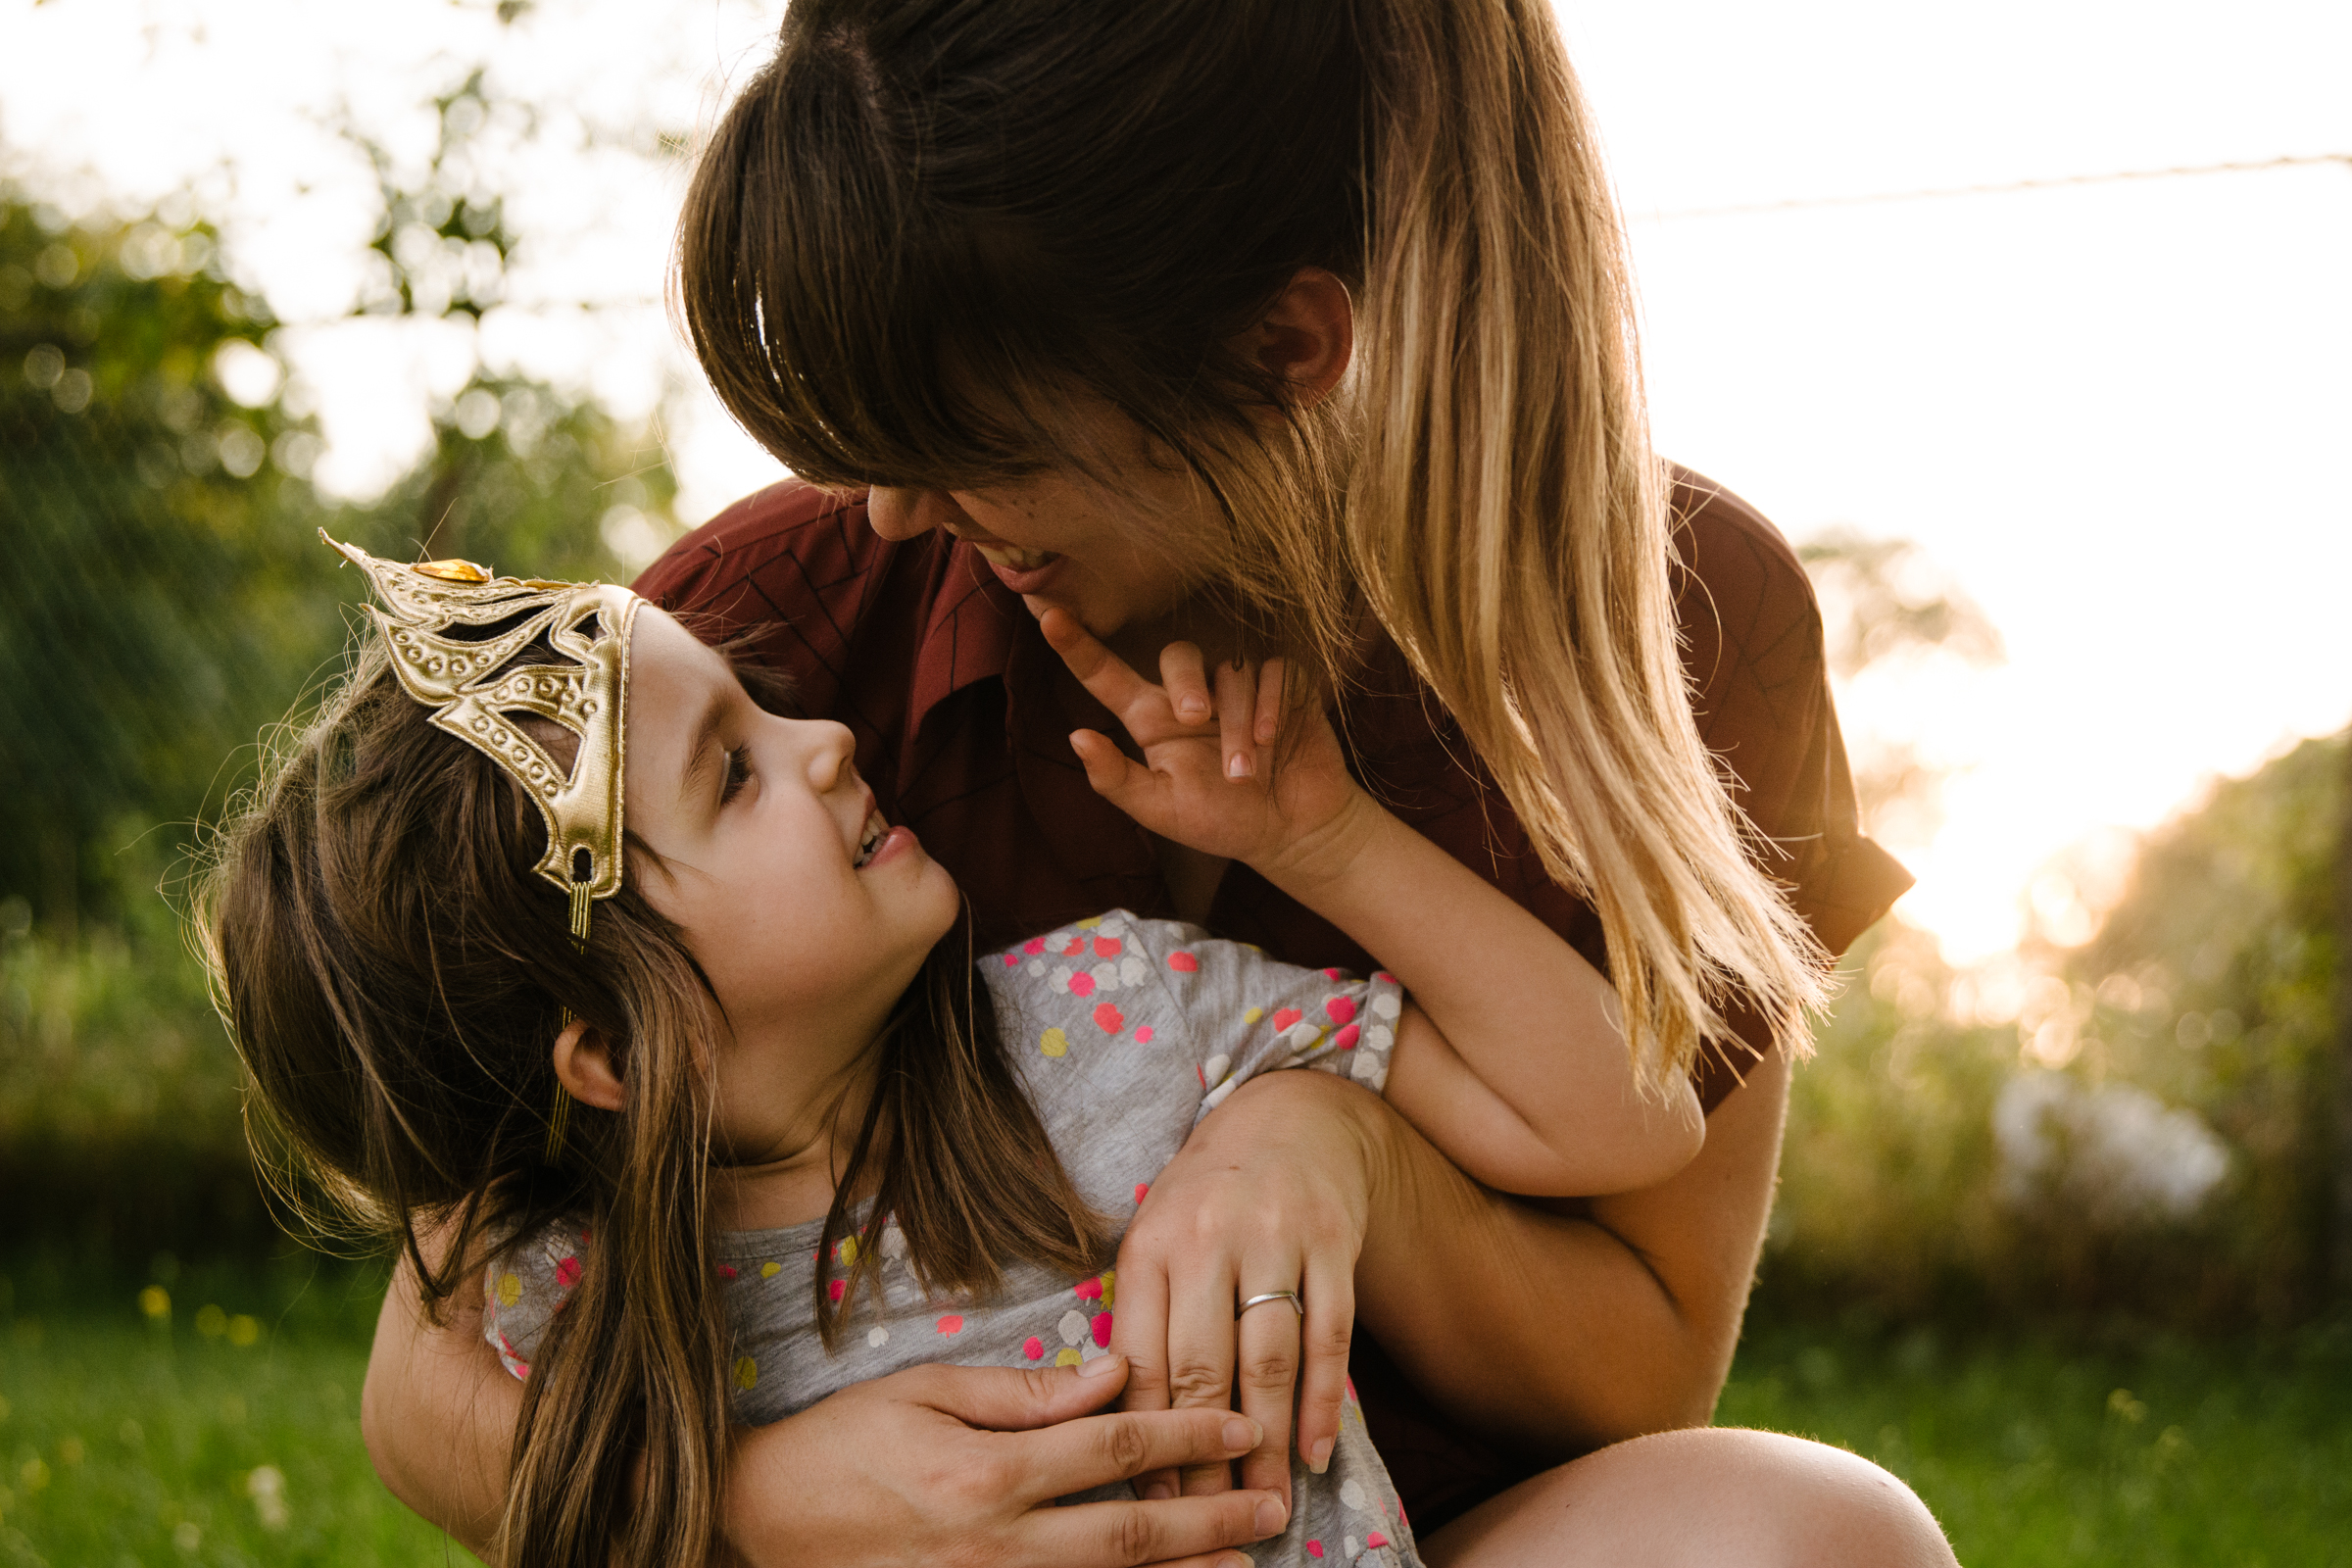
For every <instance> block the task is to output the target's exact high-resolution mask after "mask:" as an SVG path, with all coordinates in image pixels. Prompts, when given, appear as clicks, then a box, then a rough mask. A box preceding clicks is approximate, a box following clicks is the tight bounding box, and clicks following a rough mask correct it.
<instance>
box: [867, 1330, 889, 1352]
mask: <svg viewBox="0 0 2352 1568" xmlns="http://www.w3.org/2000/svg"><path fill="white" fill-rule="evenodd" d="M865 1343H866V1344H868V1345H871V1346H874V1347H876V1348H880V1347H882V1346H885V1345H888V1344H889V1343H890V1330H888V1329H886V1328H882V1327H879V1326H877V1327H874V1328H870V1329H867V1330H866V1331H865Z"/></svg>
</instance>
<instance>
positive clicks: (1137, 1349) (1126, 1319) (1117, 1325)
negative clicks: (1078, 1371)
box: [1110, 1254, 1182, 1498]
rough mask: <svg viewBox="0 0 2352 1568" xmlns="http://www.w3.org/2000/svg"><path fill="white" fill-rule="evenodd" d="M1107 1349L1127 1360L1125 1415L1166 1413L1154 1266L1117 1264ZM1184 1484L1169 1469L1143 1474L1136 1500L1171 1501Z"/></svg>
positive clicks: (1163, 1319) (1164, 1343)
mask: <svg viewBox="0 0 2352 1568" xmlns="http://www.w3.org/2000/svg"><path fill="white" fill-rule="evenodd" d="M1110 1333H1111V1339H1110V1346H1111V1348H1112V1349H1113V1350H1116V1351H1118V1352H1119V1353H1121V1354H1122V1355H1124V1356H1126V1357H1127V1392H1126V1393H1125V1394H1123V1395H1122V1396H1120V1397H1119V1407H1120V1408H1121V1409H1123V1410H1165V1409H1166V1408H1167V1407H1168V1276H1167V1274H1166V1272H1165V1271H1164V1270H1162V1269H1161V1268H1160V1267H1159V1265H1158V1263H1157V1262H1155V1261H1153V1260H1151V1259H1149V1258H1144V1257H1138V1258H1136V1259H1134V1260H1133V1261H1130V1260H1129V1258H1128V1257H1127V1256H1126V1255H1125V1254H1121V1256H1120V1258H1119V1309H1118V1311H1117V1313H1116V1314H1114V1315H1113V1317H1112V1319H1111V1331H1110ZM1181 1486H1182V1478H1181V1477H1180V1476H1178V1474H1177V1473H1176V1471H1175V1469H1174V1468H1173V1467H1172V1466H1171V1467H1170V1468H1167V1469H1164V1470H1147V1471H1145V1472H1144V1473H1143V1474H1142V1475H1140V1476H1137V1477H1136V1478H1135V1493H1136V1495H1137V1496H1139V1497H1145V1498H1152V1497H1173V1496H1175V1495H1176V1494H1177V1492H1178V1490H1179V1488H1180V1487H1181Z"/></svg>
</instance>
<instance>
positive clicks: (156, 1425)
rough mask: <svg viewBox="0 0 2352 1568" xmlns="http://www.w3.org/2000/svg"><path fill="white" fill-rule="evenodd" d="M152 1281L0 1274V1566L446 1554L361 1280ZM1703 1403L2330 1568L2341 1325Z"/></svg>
mask: <svg viewBox="0 0 2352 1568" xmlns="http://www.w3.org/2000/svg"><path fill="white" fill-rule="evenodd" d="M161 1272H163V1273H165V1274H167V1275H170V1276H171V1278H170V1279H169V1282H168V1283H150V1284H149V1285H146V1286H141V1285H139V1284H137V1283H135V1282H132V1283H125V1284H121V1285H119V1286H111V1287H105V1288H92V1287H86V1286H76V1285H73V1284H72V1283H71V1282H70V1281H69V1279H68V1278H67V1277H66V1276H65V1274H64V1273H63V1271H60V1270H56V1269H48V1268H39V1267H34V1268H30V1269H26V1268H23V1267H20V1268H19V1269H18V1270H17V1272H16V1273H15V1274H14V1275H13V1276H12V1277H11V1278H10V1279H9V1280H8V1281H7V1282H6V1283H0V1565H6V1568H17V1565H31V1564H38V1563H48V1564H55V1565H57V1568H68V1565H73V1568H80V1565H84V1564H86V1565H90V1568H130V1565H133V1564H141V1565H146V1568H163V1565H168V1564H169V1565H178V1564H190V1565H193V1564H207V1565H211V1564H218V1565H222V1568H230V1565H242V1564H277V1563H286V1564H312V1563H317V1564H330V1563H331V1564H336V1565H351V1568H366V1565H371V1564H375V1565H383V1568H394V1565H416V1568H427V1565H448V1564H469V1563H470V1562H471V1561H472V1559H471V1558H470V1557H467V1556H466V1554H465V1553H464V1552H463V1551H461V1550H459V1549H458V1548H456V1547H454V1546H452V1545H450V1544H447V1543H446V1542H445V1541H444V1540H443V1539H442V1538H441V1537H440V1536H438V1535H437V1534H436V1533H435V1532H433V1531H432V1530H430V1529H428V1528H426V1527H425V1526H424V1525H423V1524H422V1523H421V1522H419V1521H417V1519H415V1518H413V1517H411V1516H410V1515H409V1514H408V1513H407V1512H406V1511H405V1510H403V1509H402V1508H401V1507H400V1506H399V1504H397V1503H395V1502H394V1501H393V1500H392V1499H391V1497H390V1496H389V1495H386V1494H385V1493H384V1491H383V1490H382V1488H381V1487H380V1486H379V1485H378V1484H377V1482H376V1480H375V1477H374V1474H373V1472H372V1471H371V1470H370V1469H369V1468H368V1459H367V1455H366V1453H365V1452H364V1451H363V1449H362V1448H361V1446H360V1440H359V1416H358V1411H359V1391H360V1381H361V1376H362V1373H363V1370H364V1366H365V1360H366V1352H367V1336H368V1330H369V1327H370V1325H371V1324H372V1322H373V1318H374V1299H375V1293H376V1286H375V1280H374V1277H373V1276H372V1275H369V1274H368V1273H365V1272H359V1271H326V1270H320V1269H318V1268H314V1267H312V1266H310V1265H308V1264H304V1263H299V1262H294V1261H291V1260H288V1261H285V1262H282V1263H281V1264H279V1265H277V1266H276V1267H274V1268H272V1269H269V1270H260V1271H255V1270H245V1271H221V1272H194V1271H190V1272H184V1273H183V1272H180V1271H177V1270H174V1269H170V1268H167V1269H164V1270H162V1271H161ZM144 1292H153V1293H156V1294H145V1295H144V1296H143V1295H142V1293H144ZM1721 1418H1722V1419H1723V1420H1724V1421H1725V1422H1727V1423H1738V1424H1743V1425H1752V1426H1768V1427H1775V1428H1779V1429H1782V1430H1785V1431H1792V1432H1801V1433H1805V1434H1808V1435H1810V1436H1814V1437H1818V1438H1822V1439H1825V1440H1827V1441H1829V1442H1833V1443H1838V1444H1841V1445H1843V1446H1847V1447H1851V1448H1853V1449H1855V1450H1856V1451H1858V1452H1861V1453H1865V1454H1868V1455H1870V1456H1871V1457H1872V1458H1874V1459H1877V1460H1878V1461H1880V1462H1881V1463H1883V1464H1886V1465H1887V1466H1888V1467H1889V1468H1891V1469H1893V1470H1895V1471H1896V1472H1897V1473H1899V1474H1901V1475H1902V1476H1903V1477H1904V1478H1905V1479H1906V1480H1908V1481H1909V1482H1910V1483H1911V1484H1912V1485H1913V1486H1914V1487H1916V1488H1918V1489H1919V1491H1920V1493H1921V1495H1923V1496H1925V1497H1926V1498H1927V1499H1928V1501H1929V1504H1930V1505H1931V1506H1932V1507H1934V1508H1935V1510H1936V1515H1937V1517H1938V1518H1940V1519H1941V1520H1942V1521H1943V1522H1944V1525H1945V1527H1946V1528H1947V1529H1948V1530H1949V1531H1950V1533H1951V1535H1952V1539H1953V1542H1954V1544H1955V1545H1956V1546H1957V1547H1958V1549H1959V1553H1960V1556H1961V1560H1962V1561H1963V1562H1966V1563H1970V1564H1976V1565H1992V1564H1999V1565H2003V1568H2038V1565H2045V1564H2046V1565H2053V1568H2054V1565H2058V1564H2091V1563H2101V1564H2104V1563H2126V1562H2128V1563H2131V1564H2132V1565H2133V1568H2169V1565H2174V1564H2180V1565H2188V1564H2196V1565H2208V1564H2210V1565H2216V1568H2289V1565H2295V1568H2302V1565H2312V1568H2318V1565H2345V1568H2352V1331H2347V1330H2340V1329H2339V1330H2335V1331H2329V1332H2313V1333H2308V1334H2305V1335H2303V1336H2301V1337H2299V1338H2296V1339H2293V1340H2289V1341H2284V1342H2280V1343H2278V1344H2272V1345H2265V1346H2252V1345H2236V1346H2229V1347H2220V1348H2217V1347H2213V1346H2202V1347H2200V1346H2192V1345H2189V1344H2186V1343H2179V1342H2166V1341H2140V1342H2136V1343H2124V1342H2117V1343H2112V1344H2107V1345H2103V1346H2098V1347H2085V1346H2083V1345H2082V1344H2074V1345H2061V1344H2060V1343H2058V1342H2056V1341H2048V1342H2034V1343H2021V1342H2019V1341H2018V1340H2016V1339H2015V1338H2004V1339H1987V1340H1982V1341H1972V1342H1965V1343H1954V1342H1951V1341H1948V1340H1945V1339H1940V1338H1938V1337H1937V1336H1936V1334H1935V1333H1933V1332H1932V1331H1928V1330H1920V1329H1914V1330H1909V1331H1896V1332H1886V1331H1881V1330H1877V1329H1873V1328H1869V1327H1856V1326H1853V1325H1843V1326H1840V1327H1838V1328H1836V1329H1834V1330H1833V1329H1826V1328H1819V1327H1807V1326H1799V1325H1789V1324H1784V1325H1778V1326H1765V1327H1761V1328H1759V1329H1758V1330H1757V1331H1756V1332H1755V1333H1754V1334H1752V1335H1751V1337H1750V1339H1749V1342H1748V1344H1747V1345H1746V1346H1745V1347H1744V1348H1743V1349H1742V1351H1741V1354H1740V1363H1739V1366H1738V1367H1737V1369H1736V1370H1735V1372H1734V1375H1733V1379H1732V1383H1731V1386H1730V1388H1729V1389H1728V1390H1727V1391H1726V1393H1725V1396H1724V1401H1723V1407H1722V1411H1721Z"/></svg>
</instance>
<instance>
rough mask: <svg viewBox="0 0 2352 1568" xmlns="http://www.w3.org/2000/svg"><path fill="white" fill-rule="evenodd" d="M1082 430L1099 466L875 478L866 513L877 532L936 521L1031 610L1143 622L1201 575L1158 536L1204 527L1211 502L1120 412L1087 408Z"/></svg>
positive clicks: (1114, 628)
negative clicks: (1005, 479) (981, 486)
mask: <svg viewBox="0 0 2352 1568" xmlns="http://www.w3.org/2000/svg"><path fill="white" fill-rule="evenodd" d="M1085 433H1086V435H1087V436H1088V438H1089V439H1090V441H1091V443H1092V445H1093V446H1094V449H1095V450H1096V451H1097V452H1098V453H1100V454H1102V458H1101V460H1100V461H1101V467H1102V469H1103V471H1102V472H1101V474H1100V475H1082V474H1077V473H1073V472H1070V471H1068V470H1065V469H1059V468H1052V469H1047V470H1045V471H1044V472H1041V473H1038V474H1034V475H1031V476H1030V477H1028V478H1025V479H1021V480H1018V481H1016V482H1013V483H1010V484H1005V485H1000V486H996V487H993V488H990V489H987V490H903V489H891V488H885V487H882V486H876V487H875V488H874V489H873V490H872V491H871V492H870V493H869V497H868V502H867V516H868V518H869V519H870V520H871V521H872V523H873V527H874V531H875V532H876V533H878V534H880V535H881V536H882V537H883V538H885V539H912V538H915V537H917V536H919V535H922V534H925V533H928V532H930V531H931V530H932V529H934V528H945V529H946V530H947V531H948V532H950V533H952V534H954V535H956V537H957V538H959V539H968V540H970V541H971V542H972V543H973V544H974V545H975V546H977V547H978V549H979V551H980V554H981V555H982V556H984V557H985V558H987V561H988V564H990V566H992V567H993V568H995V570H996V573H997V576H998V578H999V579H1000V580H1001V581H1003V582H1004V584H1005V587H1007V588H1009V589H1011V590H1012V591H1013V592H1014V593H1016V594H1018V595H1020V596H1021V599H1022V600H1023V602H1024V603H1026V604H1027V605H1028V607H1029V610H1030V613H1032V614H1041V615H1042V614H1044V613H1045V612H1046V608H1047V607H1048V606H1050V605H1058V606H1059V607H1060V608H1062V609H1063V610H1066V611H1068V612H1069V613H1071V614H1073V615H1075V616H1077V617H1078V620H1079V622H1080V624H1082V625H1084V626H1085V627H1086V629H1087V630H1089V631H1091V632H1093V633H1094V634H1095V635H1096V636H1098V637H1101V638H1104V639H1109V638H1112V637H1115V636H1117V635H1118V633H1120V632H1121V631H1123V630H1127V629H1129V628H1132V627H1142V626H1147V625H1150V624H1151V623H1152V622H1154V621H1157V620H1160V619H1162V618H1163V617H1165V616H1167V615H1169V614H1170V613H1173V612H1174V611H1175V610H1176V609H1177V608H1178V607H1179V606H1180V605H1182V604H1183V603H1184V601H1185V600H1186V599H1187V598H1189V597H1190V596H1191V594H1192V593H1193V591H1194V590H1195V589H1196V588H1198V587H1199V586H1200V584H1201V581H1202V580H1203V579H1204V578H1206V577H1207V576H1208V575H1209V573H1210V569H1211V568H1210V565H1209V564H1208V563H1207V562H1205V561H1203V560H1201V559H1198V555H1197V553H1194V555H1193V558H1192V559H1188V557H1187V553H1186V552H1185V551H1184V550H1183V548H1182V546H1181V545H1176V544H1172V543H1170V541H1180V540H1185V539H1199V538H1203V537H1208V536H1210V527H1209V525H1210V523H1211V521H1212V519H1213V518H1214V516H1215V511H1214V507H1213V503H1212V502H1211V499H1210V497H1209V494H1208V491H1207V489H1206V488H1205V487H1204V486H1202V485H1201V484H1200V483H1199V482H1198V481H1197V480H1196V479H1195V478H1194V477H1193V476H1192V474H1191V472H1190V471H1189V470H1187V469H1185V468H1184V467H1182V466H1180V465H1176V464H1174V463H1171V462H1167V461H1164V460H1155V458H1154V457H1153V455H1152V454H1151V453H1149V452H1148V450H1147V447H1146V442H1145V438H1144V434H1143V431H1142V429H1141V428H1140V427H1139V426H1137V425H1136V424H1135V422H1134V421H1133V420H1131V419H1129V418H1127V417H1125V416H1123V415H1119V414H1114V413H1111V412H1108V411H1101V412H1097V413H1094V414H1092V415H1090V416H1089V417H1088V420H1087V424H1086V429H1085Z"/></svg>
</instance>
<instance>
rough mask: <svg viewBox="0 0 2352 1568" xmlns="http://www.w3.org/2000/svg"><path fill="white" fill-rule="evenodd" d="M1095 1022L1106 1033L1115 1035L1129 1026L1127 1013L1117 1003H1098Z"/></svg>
mask: <svg viewBox="0 0 2352 1568" xmlns="http://www.w3.org/2000/svg"><path fill="white" fill-rule="evenodd" d="M1095 1022H1096V1023H1097V1024H1098V1025H1100V1026H1101V1028H1102V1030H1103V1033H1104V1034H1112V1035H1115V1034H1117V1033H1118V1032H1119V1031H1120V1030H1122V1029H1124V1028H1126V1027H1127V1015H1126V1014H1125V1013H1123V1012H1121V1011H1120V1010H1119V1008H1118V1005H1117V1004H1116V1003H1111V1002H1103V1003H1098V1004H1096V1005H1095Z"/></svg>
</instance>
